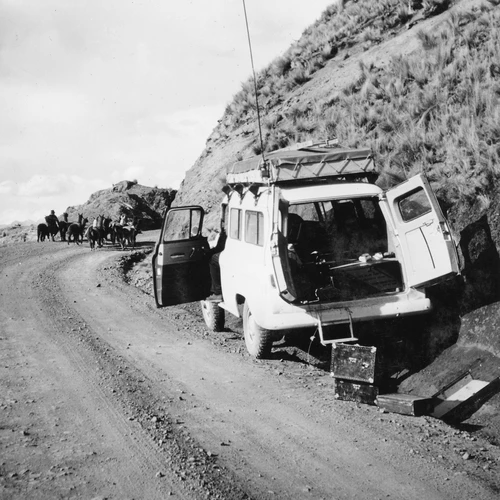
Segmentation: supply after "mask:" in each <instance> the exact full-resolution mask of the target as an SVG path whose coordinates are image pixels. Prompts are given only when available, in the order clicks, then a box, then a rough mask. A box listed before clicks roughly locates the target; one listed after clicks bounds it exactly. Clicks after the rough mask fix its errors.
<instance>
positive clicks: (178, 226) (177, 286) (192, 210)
mask: <svg viewBox="0 0 500 500" xmlns="http://www.w3.org/2000/svg"><path fill="white" fill-rule="evenodd" d="M203 217H204V210H203V208H201V207H200V206H187V207H175V208H171V209H170V210H168V211H167V212H166V213H165V216H164V218H163V225H162V229H161V232H160V236H159V239H158V242H157V244H156V248H155V251H154V254H153V260H152V264H153V288H154V294H155V301H156V305H157V306H158V307H165V306H171V305H175V304H184V303H186V302H194V301H196V300H203V299H205V298H206V297H208V295H210V271H209V267H208V255H207V251H208V250H209V246H208V242H207V238H205V237H203V236H202V234H201V230H202V224H203Z"/></svg>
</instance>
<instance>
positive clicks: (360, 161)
mask: <svg viewBox="0 0 500 500" xmlns="http://www.w3.org/2000/svg"><path fill="white" fill-rule="evenodd" d="M376 177H377V172H376V170H375V163H374V160H373V154H372V151H371V150H370V149H340V148H331V147H318V146H310V147H302V148H299V149H296V150H279V151H273V152H271V153H267V154H266V155H265V161H264V160H263V158H262V156H254V157H252V158H248V159H246V160H241V161H238V162H235V163H234V164H233V165H231V166H230V167H228V169H227V172H226V182H227V184H229V185H235V184H268V183H270V184H276V183H285V184H286V183H289V182H296V181H304V182H310V181H314V180H316V181H320V180H326V179H334V180H364V179H368V180H373V179H374V178H376Z"/></svg>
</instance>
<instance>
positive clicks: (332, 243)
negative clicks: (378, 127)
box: [153, 146, 459, 357]
mask: <svg viewBox="0 0 500 500" xmlns="http://www.w3.org/2000/svg"><path fill="white" fill-rule="evenodd" d="M374 179H376V172H375V168H374V163H373V157H372V154H371V152H370V151H369V150H345V149H338V148H329V147H318V146H311V147H304V148H299V149H297V150H280V151H276V152H273V153H270V154H268V155H266V157H265V158H262V157H254V158H250V159H248V160H243V161H239V162H237V163H235V164H234V165H233V166H232V167H231V168H230V169H229V171H228V172H227V186H226V188H225V190H224V191H225V193H226V194H225V198H224V200H223V203H222V207H223V210H222V213H223V221H222V225H223V226H225V229H226V232H227V241H226V244H225V248H224V250H223V251H222V253H221V254H220V273H221V275H220V277H221V284H222V296H223V301H222V302H216V301H211V300H206V299H207V297H208V296H209V294H210V274H209V271H208V257H207V252H209V249H208V248H209V247H208V243H207V238H206V237H204V236H203V233H202V225H203V216H204V211H203V208H202V207H199V206H190V207H175V208H172V209H170V210H169V211H167V213H166V214H165V218H164V223H163V228H162V231H161V234H160V238H159V241H158V243H157V245H156V249H155V252H154V255H153V272H154V291H155V299H156V303H157V305H158V306H159V307H163V306H169V305H174V304H179V303H184V302H192V301H195V300H201V301H202V308H203V313H204V317H205V320H206V322H207V325H208V326H209V327H210V328H212V329H214V330H220V329H222V328H223V326H224V311H228V312H229V313H231V314H233V315H235V316H237V317H241V316H243V329H244V336H245V343H246V346H247V349H248V351H249V353H250V354H252V355H253V356H255V357H265V356H267V355H268V354H269V353H270V351H271V347H272V343H273V342H274V341H275V340H277V339H280V338H281V337H282V336H283V335H284V334H286V333H287V332H289V331H291V330H296V329H303V328H307V327H315V328H317V329H318V331H319V336H320V340H321V342H322V343H323V344H324V345H326V344H328V343H334V342H339V341H346V340H356V338H355V336H354V327H353V325H354V324H355V323H356V322H360V321H367V320H373V319H377V318H391V317H399V316H405V315H412V314H420V313H425V312H427V311H429V310H430V308H431V304H430V301H429V299H428V298H427V297H426V294H425V287H426V286H429V285H432V284H434V283H437V282H439V281H442V280H443V279H446V278H448V277H450V276H454V275H456V274H458V273H459V266H458V259H457V252H456V247H455V244H454V242H453V239H452V237H451V234H450V230H449V228H448V224H447V222H446V220H445V218H444V216H443V214H442V212H441V210H440V208H439V205H438V202H437V199H436V197H435V195H434V193H433V192H432V189H431V188H430V185H429V183H428V181H427V180H426V178H425V177H424V176H423V175H417V176H416V177H413V178H411V179H409V180H407V181H406V182H404V183H402V184H400V185H399V186H396V187H395V188H392V189H390V190H388V191H383V190H382V189H380V188H379V187H378V186H376V185H375V184H374V183H373V181H374ZM339 324H348V325H350V336H349V337H348V338H347V339H346V338H345V334H344V338H328V336H329V335H330V333H329V334H328V335H326V334H325V331H324V330H325V328H324V327H325V326H332V325H339ZM330 330H331V328H329V329H328V331H330ZM333 330H335V328H333ZM343 330H344V329H343ZM333 337H335V335H334V336H333Z"/></svg>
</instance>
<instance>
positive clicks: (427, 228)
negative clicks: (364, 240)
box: [386, 174, 460, 287]
mask: <svg viewBox="0 0 500 500" xmlns="http://www.w3.org/2000/svg"><path fill="white" fill-rule="evenodd" d="M386 197H387V198H386V199H387V203H388V209H389V211H390V214H391V216H392V219H393V223H394V232H395V235H396V237H397V238H399V241H400V244H401V250H402V253H403V259H404V267H405V270H406V276H407V285H408V286H410V287H419V286H426V285H431V284H433V283H436V282H438V281H441V280H442V279H444V278H446V277H448V276H452V275H456V274H458V273H459V272H460V270H459V266H458V256H457V250H456V247H455V243H454V241H453V239H452V236H451V233H450V229H449V227H448V223H447V221H446V219H445V217H444V215H443V213H442V212H441V209H440V207H439V203H438V201H437V198H436V196H435V195H434V192H433V191H432V189H431V187H430V185H429V182H428V180H427V179H426V178H425V177H424V176H423V175H422V174H419V175H417V176H415V177H412V178H411V179H409V180H407V181H406V182H403V183H402V184H399V185H398V186H396V187H395V188H392V189H390V190H389V191H387V192H386Z"/></svg>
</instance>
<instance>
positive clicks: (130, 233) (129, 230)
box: [122, 226, 137, 248]
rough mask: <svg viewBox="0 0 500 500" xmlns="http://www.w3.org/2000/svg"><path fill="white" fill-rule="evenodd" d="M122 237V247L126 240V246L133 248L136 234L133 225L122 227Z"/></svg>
mask: <svg viewBox="0 0 500 500" xmlns="http://www.w3.org/2000/svg"><path fill="white" fill-rule="evenodd" d="M122 231H123V233H122V234H123V238H122V241H123V243H122V248H123V246H124V243H125V242H127V243H128V245H127V246H131V247H132V248H135V236H136V234H137V232H136V229H135V227H134V226H125V227H124V228H123V229H122Z"/></svg>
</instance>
